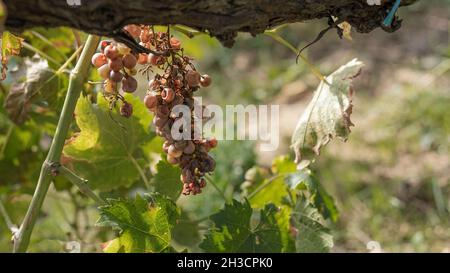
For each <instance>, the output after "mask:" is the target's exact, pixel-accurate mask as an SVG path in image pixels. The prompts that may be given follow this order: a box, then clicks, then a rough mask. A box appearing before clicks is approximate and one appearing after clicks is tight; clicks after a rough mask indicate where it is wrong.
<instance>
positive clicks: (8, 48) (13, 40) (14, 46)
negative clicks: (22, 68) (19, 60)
mask: <svg viewBox="0 0 450 273" xmlns="http://www.w3.org/2000/svg"><path fill="white" fill-rule="evenodd" d="M22 42H23V39H22V38H20V37H18V36H15V35H14V34H11V32H9V31H5V32H3V34H2V78H1V79H2V80H4V79H5V78H6V70H7V65H8V57H9V56H17V55H19V54H20V49H21V48H22Z"/></svg>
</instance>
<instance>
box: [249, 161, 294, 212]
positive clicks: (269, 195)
mask: <svg viewBox="0 0 450 273" xmlns="http://www.w3.org/2000/svg"><path fill="white" fill-rule="evenodd" d="M295 171H296V164H295V163H294V162H292V160H290V159H289V157H288V156H279V157H277V158H275V159H274V160H273V162H272V174H273V175H272V176H270V177H267V178H266V179H264V180H259V181H256V183H254V184H253V185H251V187H248V188H246V192H248V194H249V196H250V197H251V198H250V200H251V204H252V207H253V208H263V207H264V206H265V205H266V204H267V203H273V204H275V205H277V206H279V205H281V204H282V201H283V199H284V198H285V196H287V195H288V193H289V192H288V190H289V189H288V187H287V186H286V183H285V175H287V174H290V173H293V172H295Z"/></svg>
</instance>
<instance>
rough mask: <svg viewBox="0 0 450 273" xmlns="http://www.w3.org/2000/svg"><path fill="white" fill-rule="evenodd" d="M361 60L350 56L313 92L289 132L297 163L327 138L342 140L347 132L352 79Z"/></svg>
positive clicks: (306, 157) (314, 152) (350, 106)
mask: <svg viewBox="0 0 450 273" xmlns="http://www.w3.org/2000/svg"><path fill="white" fill-rule="evenodd" d="M362 66H363V63H362V62H360V61H358V60H357V59H354V60H352V61H350V62H349V63H347V64H345V65H343V66H341V67H340V68H339V69H338V70H336V71H335V72H334V73H332V74H331V75H330V76H328V77H327V78H326V80H327V82H328V83H329V84H330V85H328V84H327V83H325V82H324V81H322V82H321V83H320V85H319V87H318V88H317V90H316V92H315V93H314V96H313V98H312V99H311V102H310V103H309V104H308V106H307V108H306V110H305V111H304V113H303V115H302V116H301V117H300V119H299V121H298V124H297V127H296V129H295V131H294V134H293V135H292V144H291V148H292V149H293V150H294V152H295V155H296V159H295V161H296V162H297V163H299V162H300V161H301V160H302V159H306V160H309V159H312V157H313V155H314V154H319V151H320V148H321V147H323V146H325V145H326V144H327V143H328V142H329V141H330V140H331V139H333V138H335V137H338V138H340V139H342V140H344V141H345V140H346V139H347V137H348V135H349V134H350V126H353V124H352V122H351V121H350V115H351V113H352V107H353V105H352V96H353V89H352V86H351V84H352V81H353V79H354V78H355V77H357V76H358V74H359V73H360V70H361V68H362Z"/></svg>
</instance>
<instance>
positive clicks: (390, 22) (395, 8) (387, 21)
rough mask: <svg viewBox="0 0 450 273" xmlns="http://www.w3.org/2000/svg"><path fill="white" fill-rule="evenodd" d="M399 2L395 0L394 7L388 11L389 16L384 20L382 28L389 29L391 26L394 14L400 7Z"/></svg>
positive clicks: (399, 0)
mask: <svg viewBox="0 0 450 273" xmlns="http://www.w3.org/2000/svg"><path fill="white" fill-rule="evenodd" d="M400 2H401V0H396V1H395V4H394V6H393V7H392V9H391V10H390V11H389V14H388V15H387V16H386V18H384V21H383V26H385V27H390V26H391V25H392V21H393V20H394V17H395V13H396V12H397V10H398V8H399V7H400Z"/></svg>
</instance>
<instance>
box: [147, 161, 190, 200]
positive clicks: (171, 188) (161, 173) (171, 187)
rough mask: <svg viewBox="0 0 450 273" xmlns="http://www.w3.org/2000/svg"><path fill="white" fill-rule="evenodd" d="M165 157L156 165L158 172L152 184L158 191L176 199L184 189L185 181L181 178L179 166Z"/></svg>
mask: <svg viewBox="0 0 450 273" xmlns="http://www.w3.org/2000/svg"><path fill="white" fill-rule="evenodd" d="M163 158H164V159H161V160H160V161H159V162H158V164H157V165H156V174H155V176H153V178H152V184H153V186H154V187H155V191H156V192H159V193H161V194H164V195H166V196H168V197H170V198H171V199H172V200H174V201H176V200H177V199H178V197H179V196H180V194H181V191H182V190H183V183H182V182H181V180H180V175H181V170H180V168H179V167H178V166H173V165H171V164H169V163H168V162H167V160H166V159H165V157H164V156H163Z"/></svg>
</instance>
